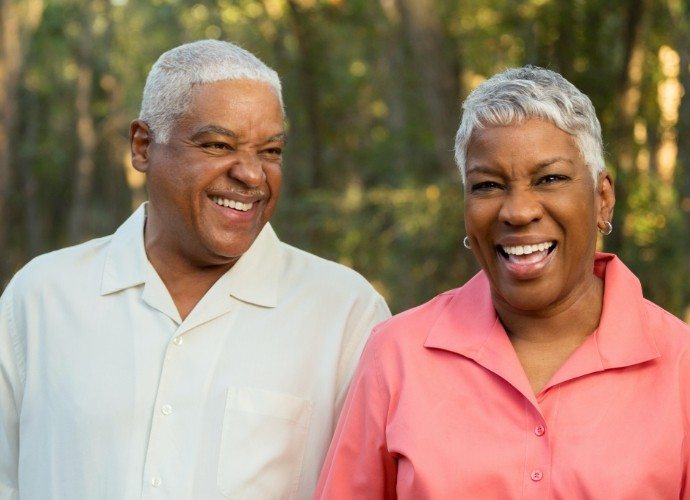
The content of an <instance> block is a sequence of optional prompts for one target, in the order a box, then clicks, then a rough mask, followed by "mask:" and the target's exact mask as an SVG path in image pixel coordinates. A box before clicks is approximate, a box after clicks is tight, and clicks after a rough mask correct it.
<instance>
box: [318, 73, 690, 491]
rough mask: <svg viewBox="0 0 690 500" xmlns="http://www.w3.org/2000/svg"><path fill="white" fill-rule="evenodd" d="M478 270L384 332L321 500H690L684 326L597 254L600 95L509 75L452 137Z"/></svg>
mask: <svg viewBox="0 0 690 500" xmlns="http://www.w3.org/2000/svg"><path fill="white" fill-rule="evenodd" d="M456 160H457V163H458V166H459V168H460V171H461V173H462V178H463V181H464V185H465V229H466V231H467V238H466V239H465V246H467V247H468V248H471V249H472V252H473V253H474V256H475V257H476V259H477V261H478V262H479V264H480V265H481V268H482V270H481V272H479V274H477V275H476V276H475V277H474V278H472V279H471V280H470V281H469V282H468V283H466V284H465V285H464V286H463V287H461V288H458V289H456V290H451V291H449V292H446V293H443V294H441V295H439V296H438V297H436V298H435V299H433V300H432V301H430V302H428V303H426V304H424V305H422V306H420V307H417V308H415V309H412V310H410V311H407V312H404V313H402V314H400V315H398V316H396V317H394V318H392V319H391V320H389V321H388V322H386V323H383V324H382V325H380V326H379V327H378V328H377V329H376V330H375V332H374V333H373V335H372V337H371V339H370V341H369V343H368V345H367V347H366V349H365V352H364V354H363V357H362V359H361V361H360V366H359V369H358V372H357V375H356V377H355V378H354V379H353V382H352V385H351V388H350V393H349V395H348V399H347V402H346V403H345V407H344V409H343V411H342V414H341V417H340V422H339V424H338V428H337V431H336V433H335V436H334V438H333V442H332V444H331V449H330V451H329V454H328V458H327V460H326V463H325V466H324V469H323V472H322V475H321V479H320V482H319V486H318V489H317V494H316V497H317V498H327V499H368V498H371V499H378V498H407V499H415V500H417V499H430V498H431V499H456V498H458V499H459V498H467V499H494V498H495V499H513V498H528V499H537V498H544V499H546V498H551V499H607V500H609V499H673V498H690V471H689V467H690V465H689V460H690V328H688V326H687V325H686V324H685V323H682V322H681V321H680V320H678V319H677V318H675V317H674V316H672V315H671V314H669V313H667V312H665V311H663V310H662V309H661V308H659V307H658V306H656V305H654V304H652V303H651V302H649V301H647V300H645V299H644V298H643V297H642V291H641V288H640V283H639V281H638V280H637V279H636V278H635V276H634V275H633V274H632V273H631V272H630V270H629V269H628V268H626V267H625V265H624V264H623V263H622V262H621V261H620V260H618V258H616V257H615V256H614V255H610V254H603V253H595V247H596V243H597V231H599V232H601V233H603V234H608V233H610V231H611V227H612V226H611V222H610V221H611V216H612V211H613V205H614V201H615V199H614V198H615V197H614V190H613V184H612V180H611V176H610V175H609V173H607V172H606V170H605V167H604V161H603V157H602V141H601V127H600V125H599V122H598V120H597V118H596V115H595V112H594V108H593V106H592V103H591V102H590V100H589V99H588V98H587V97H586V96H585V95H584V94H582V93H581V92H580V91H578V90H577V89H576V88H575V87H574V86H573V85H572V84H570V83H569V82H568V81H567V80H565V79H564V78H563V77H562V76H560V75H558V74H557V73H554V72H552V71H549V70H545V69H541V68H535V67H525V68H520V69H510V70H507V71H505V72H503V73H501V74H498V75H496V76H494V77H493V78H491V79H489V80H487V81H485V82H484V83H482V84H481V85H480V86H479V87H478V88H477V89H476V90H475V91H474V92H472V94H471V95H470V96H469V97H468V99H467V101H466V102H465V104H464V114H463V117H462V122H461V124H460V129H459V130H458V133H457V137H456Z"/></svg>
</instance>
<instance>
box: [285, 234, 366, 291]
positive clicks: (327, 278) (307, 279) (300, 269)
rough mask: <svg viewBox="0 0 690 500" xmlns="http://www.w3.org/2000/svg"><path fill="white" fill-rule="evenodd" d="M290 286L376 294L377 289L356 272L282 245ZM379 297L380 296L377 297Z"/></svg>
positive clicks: (290, 246) (336, 263)
mask: <svg viewBox="0 0 690 500" xmlns="http://www.w3.org/2000/svg"><path fill="white" fill-rule="evenodd" d="M281 246H282V249H283V254H284V262H285V269H284V271H285V275H286V277H287V278H288V280H287V281H288V282H299V283H301V284H302V285H305V286H309V287H313V288H317V289H324V290H332V291H334V292H335V291H338V290H341V291H348V292H349V293H353V292H356V293H359V294H377V292H376V291H375V290H374V287H373V286H372V285H371V284H370V283H369V282H368V281H367V280H366V279H365V278H364V277H363V276H362V275H361V274H359V273H358V272H357V271H355V270H354V269H351V268H349V267H347V266H345V265H343V264H340V263H338V262H334V261H331V260H328V259H324V258H323V257H319V256H318V255H314V254H312V253H309V252H307V251H305V250H301V249H299V248H296V247H293V246H292V245H288V244H287V243H283V242H281ZM377 295H378V294H377Z"/></svg>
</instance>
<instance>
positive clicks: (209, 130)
mask: <svg viewBox="0 0 690 500" xmlns="http://www.w3.org/2000/svg"><path fill="white" fill-rule="evenodd" d="M205 134H220V135H225V136H227V137H232V138H233V139H236V138H237V134H236V133H235V132H233V131H232V130H228V129H227V128H225V127H221V126H220V125H205V126H203V127H201V128H200V129H199V130H197V131H196V132H194V135H192V140H195V139H199V138H200V137H201V136H202V135H205Z"/></svg>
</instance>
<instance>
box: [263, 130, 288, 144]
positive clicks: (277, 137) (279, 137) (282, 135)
mask: <svg viewBox="0 0 690 500" xmlns="http://www.w3.org/2000/svg"><path fill="white" fill-rule="evenodd" d="M274 141H280V142H287V134H286V133H285V132H280V133H279V134H275V135H272V136H271V137H269V138H268V139H266V142H274Z"/></svg>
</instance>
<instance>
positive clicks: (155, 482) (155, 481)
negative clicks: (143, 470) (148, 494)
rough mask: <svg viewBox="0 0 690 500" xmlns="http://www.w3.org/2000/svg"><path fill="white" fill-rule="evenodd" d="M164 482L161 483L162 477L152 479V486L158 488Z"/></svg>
mask: <svg viewBox="0 0 690 500" xmlns="http://www.w3.org/2000/svg"><path fill="white" fill-rule="evenodd" d="M162 482H163V481H161V478H160V477H152V478H151V486H153V487H154V488H158V487H159V486H160V485H161V483H162Z"/></svg>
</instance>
